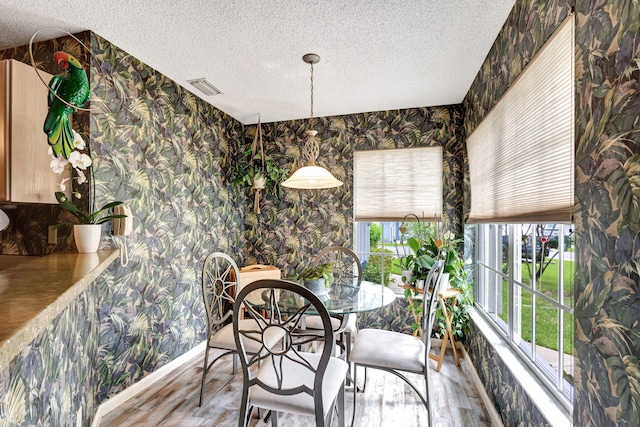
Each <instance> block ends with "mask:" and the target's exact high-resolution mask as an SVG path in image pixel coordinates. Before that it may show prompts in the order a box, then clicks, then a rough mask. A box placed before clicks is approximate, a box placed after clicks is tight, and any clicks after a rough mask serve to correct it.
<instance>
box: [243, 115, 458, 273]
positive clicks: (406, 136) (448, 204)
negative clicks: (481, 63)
mask: <svg viewBox="0 0 640 427" xmlns="http://www.w3.org/2000/svg"><path fill="white" fill-rule="evenodd" d="M314 120H315V121H314V124H313V129H315V130H317V131H318V138H319V140H320V141H321V146H320V156H319V158H318V163H319V164H320V165H321V166H324V167H326V168H327V169H329V170H330V171H331V172H332V173H333V174H334V176H335V177H336V178H338V179H339V180H341V181H342V182H344V185H343V186H341V187H338V188H332V189H325V190H319V191H318V190H313V191H312V190H293V189H283V190H282V197H281V198H280V199H278V198H277V197H276V196H274V195H272V194H267V195H266V196H264V197H262V198H261V206H260V208H261V211H262V213H261V214H260V215H257V214H254V213H253V203H252V201H253V197H251V195H252V192H251V191H252V190H250V189H249V188H246V189H245V191H246V203H245V206H244V210H245V235H244V236H245V247H244V252H245V259H246V261H247V263H260V264H271V265H276V266H278V267H279V268H280V269H281V270H282V271H283V275H285V276H287V277H293V276H295V275H296V274H297V273H299V272H300V271H301V270H302V269H303V268H304V266H305V265H306V264H308V263H309V262H311V260H313V258H314V257H315V255H316V253H317V252H318V251H320V250H321V249H323V248H325V247H327V246H333V245H344V246H347V247H352V246H353V156H354V152H355V151H358V150H381V149H394V148H409V147H421V146H423V147H427V146H436V145H442V146H443V147H444V159H443V175H444V176H443V186H444V189H443V194H444V211H445V212H444V217H443V221H444V223H445V227H446V228H447V229H450V230H452V231H453V232H455V233H456V234H457V235H458V236H460V237H462V211H461V207H462V203H463V199H462V185H463V182H462V180H463V176H464V175H463V171H462V166H463V163H462V162H463V152H462V150H463V144H462V141H463V139H462V134H461V131H462V110H461V108H460V106H445V107H434V108H414V109H406V110H393V111H380V112H374V113H366V114H352V115H344V116H335V117H323V118H317V119H314ZM308 126H309V123H308V122H307V121H305V120H295V121H286V122H277V123H268V124H262V131H263V142H264V144H265V154H266V155H268V156H269V157H271V158H272V159H273V160H274V161H276V162H277V163H278V165H279V166H280V167H282V168H286V169H288V170H289V171H290V173H293V172H294V171H295V170H296V169H298V168H299V167H301V166H304V165H303V164H301V163H300V162H301V159H300V157H301V156H300V153H301V150H302V148H303V146H304V131H305V130H306V129H307V128H308ZM253 132H255V127H252V128H249V129H248V130H247V135H248V136H247V138H248V139H249V140H250V139H251V138H252V137H251V135H252V134H253Z"/></svg>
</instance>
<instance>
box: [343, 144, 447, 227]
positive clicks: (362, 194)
mask: <svg viewBox="0 0 640 427" xmlns="http://www.w3.org/2000/svg"><path fill="white" fill-rule="evenodd" d="M442 153H443V150H442V147H420V148H403V149H393V150H370V151H356V152H355V157H354V211H355V220H356V221H387V222H392V221H402V218H404V216H405V215H406V214H409V213H413V214H416V215H418V216H419V217H420V218H421V219H422V218H423V217H424V218H425V219H427V220H434V219H439V218H441V217H442Z"/></svg>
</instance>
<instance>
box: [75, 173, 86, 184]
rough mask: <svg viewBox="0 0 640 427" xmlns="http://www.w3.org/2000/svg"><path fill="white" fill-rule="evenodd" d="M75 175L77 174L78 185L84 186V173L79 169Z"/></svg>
mask: <svg viewBox="0 0 640 427" xmlns="http://www.w3.org/2000/svg"><path fill="white" fill-rule="evenodd" d="M76 173H77V174H78V178H77V180H78V184H84V183H85V182H87V177H86V175H85V174H84V172H82V171H81V170H80V169H76Z"/></svg>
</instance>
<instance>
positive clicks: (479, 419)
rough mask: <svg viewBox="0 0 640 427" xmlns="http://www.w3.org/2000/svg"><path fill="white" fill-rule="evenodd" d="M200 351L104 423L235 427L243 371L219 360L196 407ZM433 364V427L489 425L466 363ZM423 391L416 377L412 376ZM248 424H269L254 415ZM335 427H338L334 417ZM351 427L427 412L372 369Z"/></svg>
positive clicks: (287, 424)
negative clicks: (437, 366)
mask: <svg viewBox="0 0 640 427" xmlns="http://www.w3.org/2000/svg"><path fill="white" fill-rule="evenodd" d="M203 359H204V352H203V353H202V354H201V355H200V356H199V357H197V358H195V359H193V361H192V362H190V363H187V364H185V365H183V366H182V367H181V368H179V369H176V370H174V371H173V372H172V373H171V374H169V375H167V376H166V377H164V378H163V379H162V380H160V381H158V382H157V383H155V384H154V385H153V386H151V387H150V388H147V389H146V390H145V391H143V392H141V393H139V394H138V395H136V396H135V397H134V398H133V399H131V400H129V401H128V402H127V403H126V404H124V405H121V406H119V407H118V408H116V409H114V410H113V411H111V412H109V413H107V414H106V415H104V416H103V418H102V421H101V423H100V425H101V426H103V427H110V426H113V427H116V426H117V427H120V426H184V427H192V426H236V425H237V423H238V408H239V404H238V402H239V399H240V391H241V389H242V377H241V373H238V375H236V376H232V375H231V357H230V356H227V357H224V358H222V359H221V360H220V361H218V362H217V363H216V365H214V367H213V369H212V370H211V371H210V372H209V374H208V375H207V384H206V386H205V401H204V403H203V405H202V407H201V408H198V397H199V392H200V379H201V375H202V363H203ZM430 363H431V372H432V373H433V375H432V376H431V399H432V403H431V405H432V406H431V407H432V412H433V425H434V426H438V427H440V426H455V427H462V426H469V427H471V426H480V427H485V426H486V427H489V426H491V422H490V418H489V416H488V414H487V411H486V409H485V407H484V405H483V403H482V400H481V398H480V396H479V394H478V392H477V390H476V388H475V386H474V384H473V382H472V380H471V376H470V375H468V374H467V372H466V371H467V370H468V369H469V368H468V362H465V361H464V360H463V361H462V364H463V365H462V367H460V368H458V367H456V366H455V363H454V360H453V356H452V354H451V351H450V350H449V352H447V354H446V355H445V360H444V363H443V365H442V369H441V371H440V372H436V371H435V362H433V361H430ZM411 378H412V379H413V380H415V382H414V383H415V384H416V385H418V386H419V387H420V389H422V387H424V385H423V384H424V382H423V381H422V379H421V377H420V376H411ZM363 379H364V375H363V371H361V370H359V371H358V383H359V384H360V385H362V382H363ZM352 410H353V393H352V392H350V391H348V392H347V396H346V415H347V418H346V419H347V425H348V424H349V422H350V420H351V414H352ZM255 413H256V411H254V419H253V420H252V422H251V426H252V427H267V426H269V425H270V423H265V422H264V421H263V420H260V419H258V418H257V416H256V414H255ZM279 425H280V426H283V427H305V426H313V425H314V421H313V419H311V418H310V417H302V416H294V415H288V414H281V415H280V418H279ZM333 425H334V426H335V425H337V422H336V421H335V420H334V423H333ZM354 425H355V426H362V427H373V426H381V427H390V426H397V427H411V426H426V425H427V416H426V410H425V408H424V406H423V405H422V403H421V401H420V400H419V398H418V397H417V396H416V395H415V393H414V392H413V390H411V388H410V387H408V386H407V385H405V383H404V382H402V381H401V380H400V379H398V378H396V377H395V376H394V375H392V374H388V373H384V372H382V371H377V370H373V369H370V370H368V374H367V386H366V390H365V392H364V393H358V402H357V412H356V422H355V424H354Z"/></svg>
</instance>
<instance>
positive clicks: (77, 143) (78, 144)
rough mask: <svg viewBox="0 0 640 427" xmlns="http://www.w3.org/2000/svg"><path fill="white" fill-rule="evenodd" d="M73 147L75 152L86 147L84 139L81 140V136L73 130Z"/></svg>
mask: <svg viewBox="0 0 640 427" xmlns="http://www.w3.org/2000/svg"><path fill="white" fill-rule="evenodd" d="M73 146H74V147H75V149H76V150H84V147H86V144H85V143H84V139H82V135H80V134H79V133H78V132H76V131H75V130H74V131H73Z"/></svg>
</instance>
